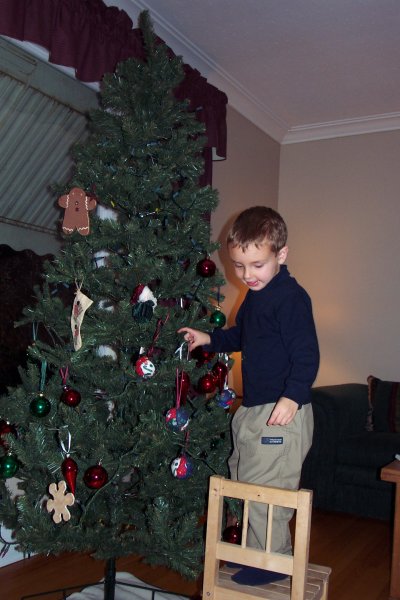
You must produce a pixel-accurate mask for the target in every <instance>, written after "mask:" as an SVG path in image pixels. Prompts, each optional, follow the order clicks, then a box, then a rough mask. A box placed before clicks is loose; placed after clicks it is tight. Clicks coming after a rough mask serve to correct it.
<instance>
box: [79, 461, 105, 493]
mask: <svg viewBox="0 0 400 600" xmlns="http://www.w3.org/2000/svg"><path fill="white" fill-rule="evenodd" d="M83 481H84V482H85V484H86V485H87V486H88V487H89V488H91V489H94V490H99V489H100V488H102V487H103V485H105V484H106V483H107V481H108V473H107V471H106V470H105V468H104V467H102V466H101V465H93V466H92V467H89V468H88V469H86V471H85V474H84V476H83Z"/></svg>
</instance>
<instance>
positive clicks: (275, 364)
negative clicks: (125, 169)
mask: <svg viewBox="0 0 400 600" xmlns="http://www.w3.org/2000/svg"><path fill="white" fill-rule="evenodd" d="M286 240H287V228H286V224H285V222H284V220H283V219H282V217H281V216H280V215H279V214H278V213H277V212H276V211H274V210H273V209H271V208H267V207H264V206H255V207H252V208H249V209H247V210H245V211H244V212H242V213H241V214H240V215H239V216H238V217H237V219H236V220H235V222H234V224H233V226H232V228H231V230H230V232H229V234H228V239H227V245H228V251H229V256H230V258H231V260H232V262H233V266H234V269H235V272H236V275H237V276H238V278H239V279H240V280H241V281H242V282H243V283H244V285H245V286H246V287H247V288H248V292H247V294H246V297H245V299H244V301H243V303H242V305H241V306H240V308H239V311H238V313H237V317H236V325H235V326H233V327H230V328H229V329H215V330H214V331H212V332H211V333H205V332H202V331H198V330H196V329H192V328H190V327H183V328H182V329H180V330H179V332H180V333H184V338H185V340H186V341H187V342H188V347H189V350H190V351H192V350H194V349H195V348H196V347H197V346H207V349H209V350H212V351H215V352H236V351H241V353H242V378H243V401H242V404H241V406H239V408H238V410H237V411H236V413H235V415H234V417H233V420H232V436H233V452H232V455H231V457H230V458H229V469H230V474H231V478H232V479H236V480H239V481H246V482H251V483H257V484H260V485H268V486H275V487H281V488H287V489H297V488H298V486H299V482H300V474H301V468H302V464H303V461H304V459H305V457H306V455H307V452H308V450H309V448H310V446H311V442H312V433H313V414H312V408H311V404H310V389H311V386H312V384H313V382H314V380H315V377H316V375H317V371H318V366H319V350H318V341H317V335H316V331H315V325H314V319H313V315H312V307H311V301H310V298H309V296H308V294H307V293H306V292H305V290H304V289H303V288H302V287H300V285H299V284H298V283H297V281H296V280H295V279H294V278H293V277H291V275H290V274H289V271H288V269H287V267H286V265H284V262H285V261H286V258H287V254H288V247H287V245H286ZM292 514H293V511H291V510H289V509H283V508H281V509H275V511H274V524H273V528H272V550H273V551H276V552H284V553H288V554H290V553H291V552H292V544H291V537H290V531H289V521H290V519H291V517H292ZM266 521H267V514H266V509H265V506H264V505H261V504H258V503H252V505H251V507H250V511H249V530H248V537H247V544H248V545H250V546H252V547H256V548H265V537H266ZM233 579H235V581H236V582H238V583H243V584H247V585H256V584H262V583H267V582H269V581H273V580H276V579H279V575H278V574H276V573H272V572H269V571H264V570H262V569H256V568H253V567H246V566H243V568H242V569H241V570H240V571H238V572H237V573H236V574H235V576H234V577H233Z"/></svg>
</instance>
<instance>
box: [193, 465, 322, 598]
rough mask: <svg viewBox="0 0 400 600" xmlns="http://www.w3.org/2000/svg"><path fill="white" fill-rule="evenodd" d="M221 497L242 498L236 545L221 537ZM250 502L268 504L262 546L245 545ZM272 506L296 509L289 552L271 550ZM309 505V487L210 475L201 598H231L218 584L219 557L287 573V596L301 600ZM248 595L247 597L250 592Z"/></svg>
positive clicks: (305, 567)
mask: <svg viewBox="0 0 400 600" xmlns="http://www.w3.org/2000/svg"><path fill="white" fill-rule="evenodd" d="M224 498H237V499H240V500H243V501H244V505H243V519H242V522H243V525H242V541H241V545H240V546H239V545H236V544H231V543H228V542H224V541H223V540H222V522H223V514H224V510H223V509H224ZM250 502H262V503H264V504H267V505H268V522H267V523H266V530H267V538H266V548H265V550H258V549H255V548H250V547H247V546H246V537H247V529H248V515H249V503H250ZM274 506H283V507H286V508H292V509H294V510H295V511H296V525H295V532H294V552H293V556H291V555H287V554H279V553H276V552H271V537H272V521H273V514H274ZM311 508H312V492H311V491H310V490H284V489H280V488H274V487H266V486H260V485H255V484H252V483H244V482H239V481H231V480H228V479H224V478H223V477H219V476H212V477H211V478H210V487H209V499H208V513H207V537H206V554H205V564H204V582H203V598H204V599H205V600H218V599H219V598H221V599H222V598H224V597H228V598H232V599H233V598H235V594H234V593H233V591H232V589H230V592H229V594H228V595H226V594H224V593H222V592H221V590H222V588H221V585H222V584H221V583H220V581H219V576H218V573H219V566H220V565H219V561H220V560H222V561H227V562H234V563H239V564H241V565H249V566H252V567H257V568H261V569H268V570H270V571H277V572H278V573H285V574H287V575H290V576H291V577H292V582H291V587H290V599H291V600H303V599H304V596H305V588H306V582H307V568H308V555H309V542H310V527H311ZM238 597H239V595H238ZM248 597H251V594H249V595H248Z"/></svg>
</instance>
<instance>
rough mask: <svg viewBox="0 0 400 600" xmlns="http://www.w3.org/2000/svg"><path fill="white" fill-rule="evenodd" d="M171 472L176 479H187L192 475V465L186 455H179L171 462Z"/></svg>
mask: <svg viewBox="0 0 400 600" xmlns="http://www.w3.org/2000/svg"><path fill="white" fill-rule="evenodd" d="M171 472H172V475H173V476H174V477H176V478H177V479H187V478H188V477H190V476H191V475H192V474H193V463H192V461H191V460H190V458H188V457H187V456H186V454H181V455H180V456H177V458H174V460H173V461H172V463H171Z"/></svg>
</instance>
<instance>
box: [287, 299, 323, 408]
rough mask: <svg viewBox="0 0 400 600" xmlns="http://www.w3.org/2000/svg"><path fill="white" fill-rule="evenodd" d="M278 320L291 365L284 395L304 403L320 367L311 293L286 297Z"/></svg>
mask: <svg viewBox="0 0 400 600" xmlns="http://www.w3.org/2000/svg"><path fill="white" fill-rule="evenodd" d="M303 292H304V290H303ZM279 320H280V324H281V335H282V339H283V341H284V344H285V347H286V350H287V353H288V356H289V361H290V365H291V368H290V373H289V375H288V377H287V378H286V385H285V389H284V390H283V393H282V399H284V398H285V399H290V400H292V401H294V402H295V403H297V405H298V406H302V405H303V404H306V403H308V402H309V401H310V396H311V386H312V384H313V383H314V381H315V378H316V376H317V373H318V367H319V348H318V339H317V333H316V330H315V323H314V318H313V314H312V306H311V300H310V298H309V296H308V295H307V294H306V293H305V292H304V293H301V294H300V295H298V294H296V295H294V296H292V297H290V296H289V297H288V298H286V299H285V301H284V302H283V303H282V305H281V307H280V309H279ZM285 404H286V403H285Z"/></svg>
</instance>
